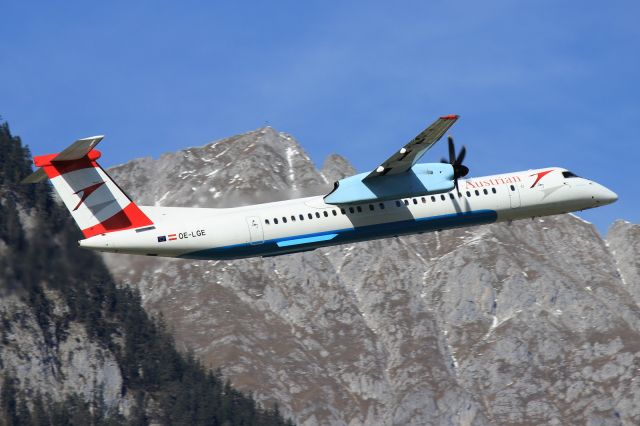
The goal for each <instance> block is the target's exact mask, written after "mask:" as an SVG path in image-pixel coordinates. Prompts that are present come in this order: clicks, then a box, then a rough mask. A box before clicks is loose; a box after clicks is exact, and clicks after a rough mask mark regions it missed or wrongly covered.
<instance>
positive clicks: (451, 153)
mask: <svg viewBox="0 0 640 426" xmlns="http://www.w3.org/2000/svg"><path fill="white" fill-rule="evenodd" d="M447 141H448V142H449V164H451V165H452V166H453V165H454V164H455V161H456V147H455V146H454V145H453V138H452V137H451V136H448V137H447Z"/></svg>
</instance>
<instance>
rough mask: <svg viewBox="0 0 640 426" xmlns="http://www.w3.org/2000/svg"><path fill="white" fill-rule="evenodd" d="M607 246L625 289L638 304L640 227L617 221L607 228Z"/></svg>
mask: <svg viewBox="0 0 640 426" xmlns="http://www.w3.org/2000/svg"><path fill="white" fill-rule="evenodd" d="M607 244H608V246H609V249H610V250H611V253H613V255H614V257H615V259H616V266H617V267H618V270H619V271H620V277H621V278H622V282H623V284H624V286H625V288H626V289H627V291H628V292H629V293H631V295H632V296H633V297H634V299H635V301H636V303H637V304H640V225H633V224H631V223H629V222H625V221H623V220H617V221H616V222H615V223H614V224H613V225H611V228H609V232H608V233H607Z"/></svg>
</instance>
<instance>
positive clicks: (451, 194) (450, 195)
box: [449, 192, 454, 200]
mask: <svg viewBox="0 0 640 426" xmlns="http://www.w3.org/2000/svg"><path fill="white" fill-rule="evenodd" d="M449 198H451V199H452V200H453V198H454V197H453V193H452V192H450V193H449Z"/></svg>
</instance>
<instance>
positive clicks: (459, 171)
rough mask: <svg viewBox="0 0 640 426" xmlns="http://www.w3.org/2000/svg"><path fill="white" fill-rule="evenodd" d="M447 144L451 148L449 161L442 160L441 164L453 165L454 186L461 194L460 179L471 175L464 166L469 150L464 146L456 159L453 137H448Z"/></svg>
mask: <svg viewBox="0 0 640 426" xmlns="http://www.w3.org/2000/svg"><path fill="white" fill-rule="evenodd" d="M447 142H448V146H449V160H448V161H447V159H446V158H443V159H442V160H440V162H441V163H445V164H451V166H452V167H453V184H454V185H455V187H456V192H459V191H458V178H461V177H465V176H466V175H467V174H468V173H469V168H468V167H467V166H465V165H464V164H462V162H463V161H464V157H465V155H467V148H465V147H464V146H463V147H462V149H461V150H460V152H459V153H458V156H457V157H456V147H455V145H454V144H453V138H452V137H451V136H448V137H447Z"/></svg>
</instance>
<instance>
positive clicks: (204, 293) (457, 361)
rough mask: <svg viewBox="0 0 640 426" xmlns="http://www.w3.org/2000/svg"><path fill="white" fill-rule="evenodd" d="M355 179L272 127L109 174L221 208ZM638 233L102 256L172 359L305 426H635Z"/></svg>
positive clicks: (549, 224) (528, 224)
mask: <svg viewBox="0 0 640 426" xmlns="http://www.w3.org/2000/svg"><path fill="white" fill-rule="evenodd" d="M352 171H353V169H352V168H351V166H349V164H348V163H347V162H346V160H344V159H343V158H341V157H338V156H333V157H331V158H329V159H328V160H327V161H326V163H325V164H324V166H323V167H322V170H321V171H319V170H318V169H317V168H316V167H315V166H314V164H313V163H312V162H311V160H310V159H309V157H308V156H307V155H306V154H305V153H304V151H303V149H302V148H301V146H300V145H299V144H298V143H297V142H296V141H295V140H294V139H293V138H292V137H291V136H289V135H287V134H285V133H279V132H277V131H275V130H274V129H272V128H269V127H267V128H262V129H258V130H256V131H253V132H249V133H246V134H243V135H239V136H234V137H232V138H228V139H223V140H220V141H217V142H213V143H210V144H207V145H205V146H202V147H197V148H189V149H186V150H184V151H180V152H177V153H172V154H165V155H163V156H162V157H160V158H159V159H157V160H154V159H150V158H145V159H139V160H134V161H131V162H129V163H127V164H124V165H121V166H118V167H114V168H113V169H111V171H110V172H111V174H112V176H113V178H114V179H116V181H117V182H119V184H120V185H121V186H122V187H123V188H124V189H125V190H127V191H128V192H129V193H130V195H131V196H132V197H133V198H134V199H135V200H136V201H138V202H139V203H140V204H152V205H153V204H157V205H163V206H190V205H196V206H217V207H220V206H232V205H239V204H244V203H249V202H254V201H260V200H264V199H267V198H269V197H276V198H285V197H286V196H291V195H296V194H299V195H303V194H304V195H306V194H309V193H314V192H315V193H321V190H322V189H326V188H330V186H331V183H332V182H333V180H335V179H337V178H339V177H342V176H344V175H345V174H350V173H351V172H352ZM274 194H277V195H274ZM639 232H640V231H639V228H638V225H631V224H627V223H623V222H617V223H616V224H615V225H614V226H613V227H612V229H611V232H610V233H609V236H608V237H607V240H606V242H605V240H603V239H602V238H601V237H600V236H599V234H598V233H597V231H596V230H595V229H594V227H593V226H592V225H591V224H589V223H586V222H584V221H583V220H581V219H580V218H579V217H577V216H573V215H563V216H555V217H548V218H542V219H535V220H526V221H520V222H514V223H513V224H510V225H509V224H495V225H489V226H482V227H476V228H467V229H461V230H453V231H445V232H437V233H432V234H424V235H419V236H409V237H401V238H393V239H387V240H380V241H373V242H367V243H359V244H353V245H347V246H340V247H333V248H327V249H321V250H316V251H314V252H307V253H301V254H294V255H288V256H282V257H276V258H268V259H247V260H236V261H189V260H170V259H169V260H168V259H158V258H145V257H135V256H127V255H106V256H105V259H106V262H107V265H108V267H109V269H110V270H111V271H112V273H113V274H114V276H115V277H117V279H118V280H119V281H120V282H122V283H126V284H129V285H131V286H138V288H139V290H140V292H141V295H142V300H143V303H144V306H145V308H146V309H147V310H148V311H149V312H151V313H154V314H155V313H158V312H162V313H163V315H164V318H165V319H166V321H167V323H168V324H169V325H170V329H171V330H172V331H173V335H174V336H175V339H176V340H177V342H178V344H179V345H181V347H182V348H183V349H189V350H192V351H193V353H194V354H195V355H196V356H197V357H198V358H199V359H200V360H202V362H204V363H205V364H206V365H208V366H211V367H214V368H218V367H219V368H221V369H222V371H223V372H224V373H225V374H226V375H228V376H229V377H230V378H231V380H232V382H233V384H234V385H235V386H237V387H239V388H240V389H245V390H252V391H253V392H254V396H255V397H256V398H257V399H258V400H260V401H263V402H264V403H270V402H271V401H278V402H280V403H281V408H282V409H283V411H284V412H285V413H286V414H287V415H291V416H293V417H294V418H295V420H296V421H297V422H299V423H300V424H303V425H320V424H322V425H327V424H331V425H407V424H414V425H425V424H433V425H443V424H451V425H484V424H518V425H521V424H543V423H544V424H558V425H561V424H562V425H564V424H594V425H595V424H599V425H609V424H611V425H614V424H629V425H631V424H640V384H639V381H638V380H637V373H638V371H639V369H640V307H639V305H638V303H639V302H640V299H639V297H640V280H639V279H638V278H639V271H640V269H639V267H638V260H637V259H638V247H639V246H640V238H639Z"/></svg>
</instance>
